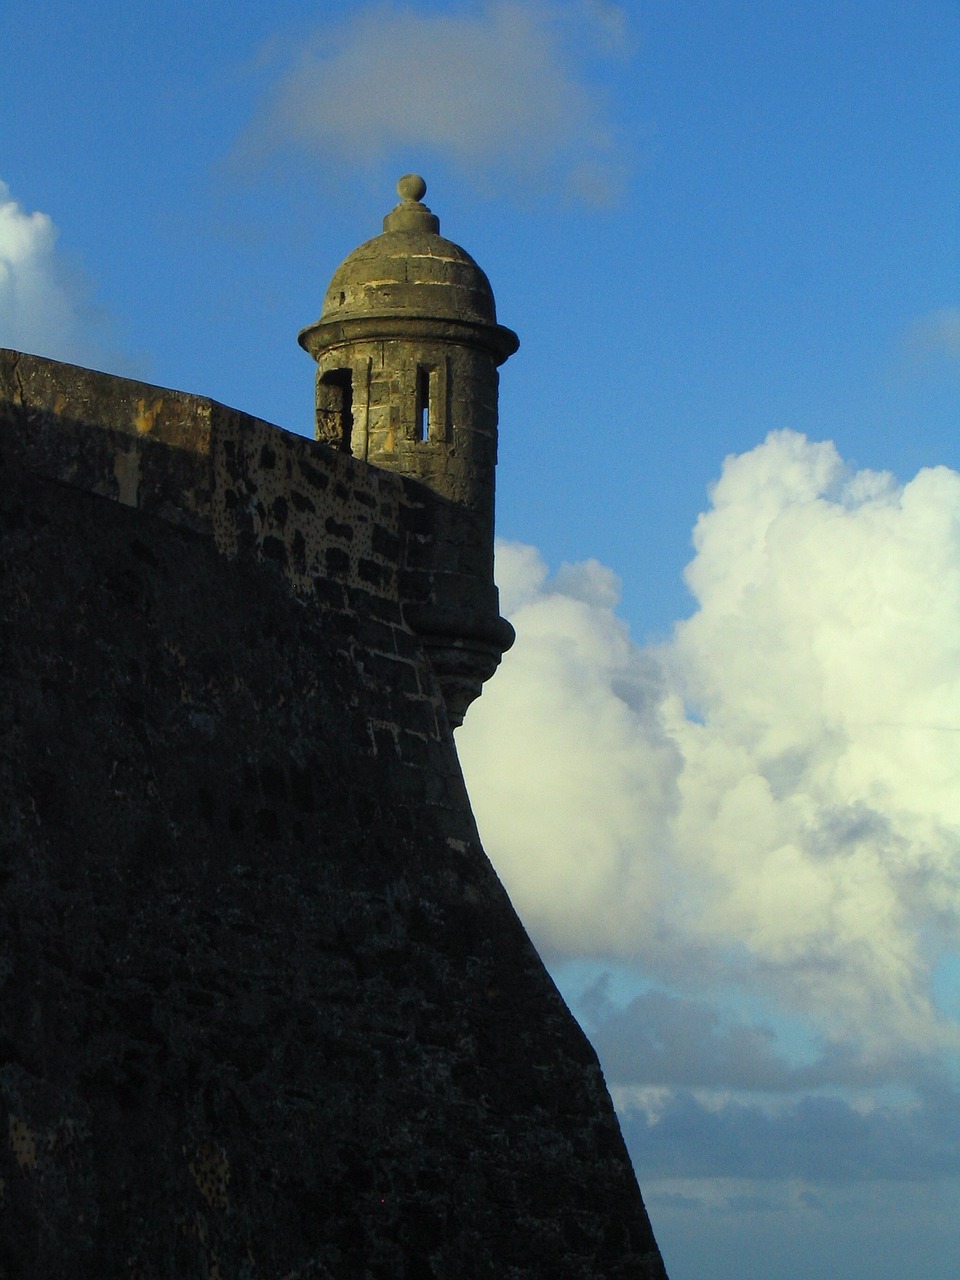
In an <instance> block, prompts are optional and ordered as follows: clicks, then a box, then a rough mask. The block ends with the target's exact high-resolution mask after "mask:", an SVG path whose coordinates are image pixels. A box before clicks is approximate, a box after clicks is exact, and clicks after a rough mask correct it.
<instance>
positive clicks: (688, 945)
mask: <svg viewBox="0 0 960 1280" xmlns="http://www.w3.org/2000/svg"><path fill="white" fill-rule="evenodd" d="M958 511H960V475H958V474H957V473H956V472H953V471H950V470H948V469H947V468H945V467H935V468H930V469H926V470H923V471H921V472H920V473H919V474H918V475H917V476H915V477H914V478H913V479H912V480H910V481H909V482H908V483H906V484H901V483H899V482H897V481H896V480H895V479H894V478H893V477H892V476H890V475H888V474H880V473H876V472H872V471H868V470H860V471H852V470H850V469H849V468H848V467H846V466H845V465H844V463H843V461H842V459H841V458H840V457H839V455H838V453H837V451H836V449H835V447H834V446H833V445H832V444H831V443H829V442H822V443H813V442H811V441H809V440H807V439H806V438H805V437H803V436H801V435H798V434H796V433H794V432H790V431H778V432H773V433H771V435H769V436H768V437H767V439H766V440H765V441H764V442H763V443H762V444H760V445H758V446H757V447H756V448H755V449H753V450H751V451H750V452H748V453H745V454H742V455H739V456H734V457H729V458H728V459H727V460H726V462H725V463H724V466H723V471H722V474H721V476H720V479H719V480H718V481H717V483H716V485H715V487H714V489H713V492H712V494H711V505H710V507H709V509H708V510H707V511H706V512H705V513H704V514H703V515H702V516H701V517H700V519H699V521H698V523H697V527H696V529H695V533H694V545H695V552H696V554H695V556H694V559H693V561H692V562H691V564H690V565H689V566H688V569H687V573H686V576H687V582H688V585H689V587H690V589H691V591H692V592H693V594H694V596H695V598H696V602H697V605H696V609H695V611H694V612H693V614H692V615H691V616H690V617H689V618H687V619H686V620H684V621H682V622H679V623H678V624H677V625H676V627H675V630H674V633H673V635H672V638H671V639H670V640H669V642H667V643H665V644H663V645H660V646H647V647H644V646H641V645H638V644H636V643H635V642H634V641H633V640H632V639H631V637H630V635H629V633H628V631H627V629H626V627H625V626H624V624H623V622H622V621H621V620H620V619H618V618H617V616H616V614H615V606H616V603H617V599H618V583H617V581H616V578H615V576H614V575H613V574H612V573H611V571H610V570H609V569H606V568H604V567H603V566H601V565H599V564H597V563H596V562H594V561H588V562H586V563H584V564H581V565H575V566H570V565H568V566H564V567H563V568H562V569H561V570H560V571H559V572H558V573H557V574H555V575H553V576H552V577H551V576H550V574H549V573H548V570H547V567H546V566H545V564H544V563H543V561H542V560H541V558H540V556H539V554H538V553H537V552H536V550H535V549H533V548H531V547H523V546H516V545H510V544H506V545H501V546H500V547H499V549H498V560H497V572H498V578H499V581H500V585H501V593H502V600H503V607H504V612H505V613H506V615H507V616H508V617H510V618H511V620H512V621H513V623H514V625H515V626H516V629H517V635H518V638H517V643H516V646H515V648H514V650H513V651H512V652H511V653H510V654H508V655H507V656H506V658H505V660H504V663H503V666H502V668H501V669H500V671H499V672H498V674H497V677H496V679H495V680H493V681H492V682H491V683H490V685H488V686H487V688H486V689H485V691H484V695H483V697H482V698H481V699H480V701H479V702H478V703H477V704H475V706H474V707H473V708H472V709H471V711H470V714H469V716H468V717H467V720H466V723H465V725H464V727H463V728H462V729H461V730H459V731H458V743H459V747H460V754H461V759H462V761H463V767H464V773H465V775H466V778H467V782H468V786H469V789H470V794H471V799H472V800H473V803H474V808H475V812H476V815H477V819H478V823H479V826H480V832H481V835H482V837H483V839H484V843H485V846H486V848H487V851H488V853H489V855H490V857H491V858H492V860H493V862H494V865H495V866H496V867H497V869H498V871H499V872H500V874H501V875H502V877H503V879H504V881H505V883H506V885H507V888H508V890H509V891H510V893H511V896H512V897H513V900H514V902H515V903H516V905H517V907H518V910H519V911H520V914H521V916H522V917H523V918H524V920H525V922H526V923H527V925H528V927H529V928H530V929H531V932H532V934H533V936H534V939H535V941H537V943H538V945H540V947H541V948H542V949H543V951H544V953H545V954H546V955H547V956H548V957H549V958H550V959H551V960H553V961H554V962H559V961H562V960H564V959H567V958H570V957H578V956H579V957H597V958H599V959H601V960H603V959H606V960H610V961H620V962H623V963H628V964H635V965H636V966H638V968H639V969H640V970H642V971H644V972H647V973H649V974H653V975H656V977H657V979H658V980H660V981H662V982H663V983H665V984H673V986H674V987H675V989H677V990H682V991H684V992H686V993H688V994H694V995H697V994H699V995H701V996H704V997H706V998H707V999H708V1000H712V999H713V998H714V997H716V996H717V995H718V993H720V992H721V991H722V990H723V989H729V988H730V987H737V988H738V989H740V990H742V991H744V992H746V993H749V995H750V997H751V998H754V999H756V1000H757V1001H760V1002H765V1003H766V1005H767V1007H776V1008H778V1009H780V1010H783V1011H784V1013H785V1014H786V1015H788V1016H795V1017H797V1018H798V1019H801V1020H802V1021H803V1022H804V1023H805V1025H806V1026H807V1027H809V1028H810V1030H811V1034H812V1035H813V1036H814V1038H815V1039H816V1040H817V1041H818V1042H819V1044H820V1048H821V1053H822V1054H823V1060H824V1061H825V1062H831V1063H833V1071H834V1077H833V1078H834V1079H835V1080H838V1079H840V1077H842V1076H844V1073H846V1076H845V1078H846V1079H853V1078H854V1077H858V1078H859V1079H861V1080H866V1079H867V1078H870V1079H871V1080H873V1081H876V1080H877V1079H879V1078H880V1077H882V1076H884V1075H885V1074H892V1075H893V1076H896V1075H897V1074H898V1072H899V1074H900V1076H901V1077H902V1074H903V1071H904V1070H905V1069H906V1067H905V1064H906V1063H907V1062H909V1063H910V1064H914V1065H915V1064H916V1062H917V1059H918V1055H919V1056H921V1057H923V1056H924V1055H928V1056H929V1057H930V1058H931V1059H934V1058H936V1057H937V1056H938V1055H940V1054H941V1053H942V1052H944V1051H948V1052H950V1051H955V1050H956V1048H957V1045H958V1041H960V1036H958V1026H957V1024H956V1022H954V1021H952V1020H951V1018H950V1017H948V1016H946V1015H945V1014H944V1012H943V1011H942V1010H941V1009H940V1008H939V1007H938V1005H937V1003H936V1001H935V999H934V996H933V985H934V982H935V980H936V977H937V973H938V965H941V964H943V963H949V962H950V957H951V956H956V954H957V952H958V951H960V894H958V888H960V797H958V795H957V790H956V785H955V782H956V777H957V775H958V767H960V520H958V518H957V512H958ZM654 1012H658V1013H659V1016H660V1017H661V1019H663V1018H665V1017H667V1016H668V1014H670V1012H671V1011H670V1010H669V1009H666V1008H660V1009H659V1010H658V1011H654ZM681 1013H682V1014H683V1016H687V1015H689V1016H690V1017H694V1015H695V1011H692V1010H691V1009H687V1010H686V1011H679V1012H678V1011H674V1021H676V1018H677V1017H679V1016H680V1014H681ZM638 1016H639V1015H638ZM650 1016H651V1010H649V1009H645V1010H644V1011H643V1017H644V1019H647V1020H649V1018H650ZM696 1017H699V1018H700V1020H701V1023H702V1022H703V1012H702V1010H701V1011H700V1013H698V1014H696ZM621 1032H622V1029H621ZM709 1032H710V1028H709V1027H706V1029H704V1027H703V1026H701V1033H702V1035H707V1037H708V1038H709V1035H708V1033H709ZM711 1034H714V1049H716V1045H717V1043H719V1041H717V1036H718V1035H720V1033H719V1032H717V1031H716V1029H714V1032H713V1033H711ZM723 1036H727V1039H723ZM723 1036H721V1037H720V1038H721V1040H723V1044H722V1047H723V1049H724V1053H725V1054H726V1055H727V1064H726V1066H725V1067H724V1068H723V1069H724V1070H725V1071H726V1072H727V1078H726V1079H725V1080H719V1079H714V1080H707V1079H705V1078H701V1079H700V1080H699V1081H697V1080H695V1079H692V1078H691V1079H690V1080H689V1083H690V1084H691V1085H695V1084H697V1083H701V1084H705V1085H706V1084H713V1085H717V1084H721V1083H725V1084H728V1085H733V1084H736V1083H737V1081H736V1079H735V1078H734V1077H735V1075H736V1071H735V1068H734V1066H733V1065H732V1064H733V1063H734V1059H735V1058H736V1057H737V1055H738V1054H739V1055H741V1057H744V1060H745V1061H746V1059H750V1060H751V1061H752V1062H753V1066H752V1067H749V1068H748V1067H744V1074H743V1075H742V1078H741V1081H740V1083H742V1084H743V1085H744V1086H746V1087H750V1085H751V1084H757V1083H758V1082H757V1077H756V1074H755V1073H756V1071H758V1070H761V1067H762V1070H764V1071H767V1072H768V1073H770V1072H772V1073H774V1074H775V1073H776V1072H778V1071H779V1072H781V1075H782V1073H783V1070H784V1068H783V1064H782V1063H777V1062H774V1060H773V1057H772V1056H771V1052H770V1046H769V1044H767V1043H766V1042H765V1041H764V1038H763V1037H762V1036H761V1037H760V1038H759V1040H758V1039H757V1038H756V1037H754V1039H753V1040H750V1038H749V1036H748V1037H747V1038H746V1039H743V1037H742V1036H741V1039H740V1040H739V1041H736V1042H733V1041H730V1040H729V1036H728V1035H727V1032H724V1033H723ZM648 1049H649V1046H648ZM751 1055H752V1057H751ZM687 1056H688V1057H689V1056H690V1055H687ZM709 1057H710V1055H709V1054H707V1055H706V1058H709ZM706 1058H705V1061H706ZM712 1060H713V1067H712V1068H711V1069H712V1070H714V1071H716V1070H717V1069H718V1068H717V1059H716V1054H715V1053H714V1055H713V1059H712ZM852 1061H853V1062H855V1063H857V1064H858V1065H857V1067H856V1069H855V1070H854V1069H853V1068H852V1067H851V1062H852ZM895 1062H899V1063H900V1064H901V1065H900V1067H899V1068H895V1067H894V1066H892V1065H891V1064H894V1063H895ZM885 1063H886V1064H888V1067H889V1072H888V1071H887V1068H886V1067H884V1064H885ZM758 1064H760V1066H758ZM838 1064H839V1065H838ZM706 1069H707V1068H705V1070H706ZM731 1073H732V1074H731ZM837 1073H839V1075H838V1074H837ZM829 1074H830V1072H829V1071H827V1075H829ZM788 1075H789V1073H788ZM648 1080H649V1077H648ZM791 1081H792V1085H791ZM841 1082H842V1081H841ZM802 1083H803V1081H801V1080H799V1079H798V1078H797V1077H795V1076H794V1077H791V1078H790V1079H787V1078H786V1077H784V1080H783V1081H782V1087H784V1088H787V1087H797V1086H800V1085H802ZM810 1083H811V1084H812V1083H813V1081H812V1080H811V1081H810ZM759 1087H764V1086H762V1085H760V1086H759ZM768 1087H769V1086H768ZM778 1087H781V1086H778Z"/></svg>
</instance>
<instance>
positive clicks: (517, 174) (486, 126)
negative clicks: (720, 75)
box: [234, 0, 631, 204]
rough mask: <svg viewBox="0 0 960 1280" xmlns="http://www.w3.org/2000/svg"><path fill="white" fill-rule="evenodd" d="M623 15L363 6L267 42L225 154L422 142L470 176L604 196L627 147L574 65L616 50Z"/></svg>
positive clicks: (493, 4) (263, 157)
mask: <svg viewBox="0 0 960 1280" xmlns="http://www.w3.org/2000/svg"><path fill="white" fill-rule="evenodd" d="M627 26H628V24H627V18H626V13H625V10H624V9H622V8H621V7H620V6H619V5H617V4H613V3H610V2H609V0H565V2H564V3H560V2H555V3H547V2H543V3H540V2H536V0H534V2H531V0H488V2H487V3H484V4H481V5H479V6H475V7H471V8H470V9H464V10H460V11H457V12H453V13H448V12H436V13H425V12H423V11H422V10H421V9H415V8H410V7H407V6H405V5H402V4H393V3H383V4H376V5H369V6H367V7H365V8H362V9H360V10H358V11H357V12H356V13H354V14H353V15H351V16H350V17H348V18H346V19H345V20H344V21H343V22H341V24H340V25H339V26H336V27H331V26H329V25H325V26H324V27H323V28H322V29H321V30H318V31H316V32H315V33H313V34H312V35H310V36H309V37H308V38H307V39H306V40H300V41H298V42H297V43H296V45H292V44H291V45H290V46H288V47H281V46H278V45H275V46H274V47H273V51H272V54H271V55H270V56H271V59H272V61H274V63H275V64H278V71H277V75H276V79H275V83H274V84H273V86H272V88H271V90H270V91H269V92H268V94H267V95H266V97H265V99H264V100H263V101H262V102H261V104H260V105H259V107H258V109H257V110H256V112H255V114H254V117H253V119H252V121H251V123H250V124H249V126H248V127H247V129H246V130H245V132H244V134H243V136H242V137H241V139H240V140H239V142H238V144H237V147H236V149H235V153H234V160H235V161H237V162H238V163H240V164H242V165H246V166H253V167H257V166H260V165H262V164H264V163H266V162H268V161H269V160H270V159H271V158H273V157H275V156H276V155H278V154H281V153H284V152H288V151H293V152H298V153H300V154H301V155H302V154H304V153H306V154H307V155H310V156H313V157H314V158H316V159H319V160H321V161H326V162H331V161H338V160H342V159H343V158H344V157H347V158H349V160H350V163H351V164H352V165H356V163H357V160H358V158H359V159H360V160H361V161H364V160H365V161H366V162H367V163H375V162H377V161H378V160H380V159H382V158H384V157H385V156H386V155H387V154H388V153H389V152H391V151H395V150H401V151H402V150H405V149H406V150H409V151H413V152H415V153H421V152H422V151H423V150H425V149H426V150H427V151H430V152H433V153H434V154H437V155H440V156H443V157H445V158H446V159H448V160H449V161H451V162H453V163H454V164H455V165H456V166H457V167H458V168H459V169H460V170H461V171H462V172H463V173H464V174H465V175H466V176H467V177H469V178H470V179H471V180H472V181H473V182H474V183H475V184H477V185H479V186H481V187H497V188H498V189H499V190H501V191H503V190H505V187H504V185H503V183H504V179H509V185H510V186H512V187H514V188H515V189H519V190H521V191H523V192H526V193H529V192H531V191H540V190H543V189H546V188H547V186H548V184H550V183H551V182H557V181H559V182H561V183H562V184H563V190H564V193H565V194H566V195H567V196H568V197H573V198H578V199H582V200H585V201H586V202H588V203H592V204H604V203H608V202H609V201H610V200H613V199H615V198H616V196H617V194H618V192H619V190H620V187H621V185H622V182H623V179H624V176H625V163H626V162H625V157H626V155H627V150H628V149H627V147H626V144H625V140H624V139H623V138H622V137H620V136H619V130H618V128H617V126H616V124H615V122H614V120H613V118H612V116H611V114H610V112H609V110H608V109H607V107H606V106H605V104H604V103H603V101H602V99H601V97H600V96H599V95H598V93H597V91H596V89H595V88H593V87H592V86H591V85H590V84H589V83H588V79H587V77H586V75H585V74H584V72H583V65H584V63H585V62H587V63H589V62H591V61H592V62H594V63H601V64H602V63H609V62H610V61H611V60H614V61H615V60H618V59H619V60H622V59H623V58H625V57H627V56H628V55H629V53H630V51H631V45H630V38H629V35H628V30H627Z"/></svg>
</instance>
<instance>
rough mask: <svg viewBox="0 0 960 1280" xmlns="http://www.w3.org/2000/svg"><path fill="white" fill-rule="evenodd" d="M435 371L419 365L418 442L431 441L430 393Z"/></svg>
mask: <svg viewBox="0 0 960 1280" xmlns="http://www.w3.org/2000/svg"><path fill="white" fill-rule="evenodd" d="M433 380H434V371H433V370H432V369H428V368H427V367H426V366H425V365H422V364H418V365H417V418H416V429H417V439H418V440H429V439H430V393H431V391H432V390H433V387H432V383H433Z"/></svg>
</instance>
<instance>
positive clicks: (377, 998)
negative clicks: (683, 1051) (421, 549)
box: [0, 353, 664, 1280]
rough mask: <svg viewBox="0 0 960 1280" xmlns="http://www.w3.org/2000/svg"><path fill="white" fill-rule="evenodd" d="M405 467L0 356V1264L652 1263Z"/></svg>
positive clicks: (76, 1278) (417, 1272) (101, 1273)
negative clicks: (424, 633)
mask: <svg viewBox="0 0 960 1280" xmlns="http://www.w3.org/2000/svg"><path fill="white" fill-rule="evenodd" d="M428 499H429V495H428V494H426V492H425V491H422V490H420V488H419V486H417V485H416V484H414V483H412V482H408V481H403V480H401V479H399V478H398V477H395V476H389V475H384V474H381V473H377V472H375V471H373V470H372V469H371V468H368V467H366V466H364V465H363V464H362V463H360V462H357V461H356V460H354V459H352V458H350V457H348V456H346V455H343V454H337V453H334V452H333V451H332V450H329V449H327V448H325V447H324V446H322V445H319V444H316V443H314V442H311V441H307V440H303V439H300V438H299V437H294V436H289V435H287V434H285V433H283V432H281V431H278V430H277V429H276V428H272V427H269V426H267V425H266V424H264V423H260V422H257V421H255V420H253V419H250V418H247V417H245V416H244V415H241V414H238V413H235V412H233V411H230V410H226V409H223V408H222V407H221V406H218V405H215V404H213V403H211V402H209V401H205V400H201V399H198V398H195V397H190V396H184V395H181V394H179V393H173V392H167V391H161V390H159V389H157V388H149V387H144V386H143V385H141V384H135V383H130V382H125V381H122V380H119V379H111V378H106V377H105V376H104V375H100V374H92V373H89V372H87V371H83V370H76V369H72V368H70V367H68V366H57V365H54V364H53V363H52V362H48V361H40V360H36V359H34V358H31V357H17V356H15V355H12V354H9V353H6V354H3V355H0V1126H2V1127H0V1280H20V1278H21V1277H24V1278H26V1277H29V1278H30V1280H46V1278H47V1277H49V1278H51V1280H52V1278H53V1277H58V1278H59V1277H66V1276H69V1277H70V1278H71V1280H104V1278H105V1277H106V1278H110V1280H113V1278H115V1277H116V1278H118V1280H119V1278H121V1277H123V1278H126V1280H174V1277H176V1280H182V1278H193V1277H196V1278H197V1280H201V1278H206V1280H211V1278H213V1277H219V1278H220V1280H227V1278H228V1277H229V1278H230V1280H233V1278H234V1277H236V1278H244V1277H246V1278H249V1280H253V1278H256V1280H281V1278H283V1280H293V1278H294V1277H297V1278H306V1277H311V1278H312V1277H317V1278H319V1277H324V1278H327V1280H329V1278H330V1277H335V1278H336V1280H340V1278H341V1277H343V1278H345V1280H352V1278H353V1277H357V1278H358V1280H359V1278H361V1277H376V1278H378V1280H380V1278H382V1280H388V1278H389V1280H430V1278H431V1277H433V1278H435V1280H458V1278H460V1277H463V1278H465V1280H469V1278H470V1277H491V1280H492V1278H493V1277H496V1278H497V1280H502V1278H506V1280H510V1278H519V1277H539V1278H542V1280H548V1277H549V1280H554V1278H557V1280H564V1278H570V1280H573V1278H578V1280H581V1278H582V1280H586V1278H587V1277H591V1278H592V1277H611V1278H621V1280H627V1278H630V1280H662V1277H663V1275H664V1272H663V1269H662V1264H661V1262H660V1257H659V1254H658V1252H657V1250H656V1245H655V1242H654V1239H653V1236H652V1233H651V1231H650V1226H649V1223H648V1221H647V1217H646V1212H645V1210H644V1207H643V1204H642V1201H641V1198H640V1194H639V1191H638V1189H637V1186H636V1182H635V1180H634V1177H633V1174H632V1171H631V1168H630V1165H629V1161H628V1158H627V1155H626V1151H625V1149H624V1146H623V1142H622V1139H621V1137H620V1133H619V1129H618V1127H617V1123H616V1119H615V1117H614V1114H613V1111H612V1107H611V1105H610V1101H609V1098H608V1096H607V1094H606V1091H605V1088H604V1084H603V1080H602V1076H601V1074H600V1071H599V1067H598V1065H597V1062H596V1058H595V1055H594V1054H593V1051H592V1050H591V1048H590V1046H589V1045H588V1044H587V1042H586V1040H585V1039H584V1037H583V1036H582V1034H581V1032H580V1031H579V1029H578V1028H577V1026H576V1024H575V1023H574V1021H573V1019H572V1018H571V1017H570V1015H569V1013H568V1011H567V1010H566V1008H565V1007H564V1005H563V1003H562V1001H561V1000H560V998H559V996H558V994H557V992H556V990H555V988H554V987H553V985H552V983H551V981H550V979H549V977H548V976H547V974H546V972H545V971H544V969H543V967H542V965H541V963H540V961H539V959H538V957H537V955H536V953H535V951H534V950H533V948H532V946H531V945H530V943H529V941H528V939H527V938H526V935H525V934H524V932H523V929H522V927H521V926H520V924H519V922H518V920H517V918H516V916H515V914H514V912H513V910H512V908H511V907H510V904H509V901H508V900H507V898H506V895H505V893H504V891H503V889H502V887H501V885H500V883H499V881H498V880H497V878H496V875H495V874H494V872H493V870H492V868H491V867H490V864H489V862H488V861H487V859H486V858H485V856H484V854H483V851H482V849H481V847H480V844H479V840H478V837H477V832H476V827H475V824H474V822H473V818H472V815H471V812H470V807H469V802H468V800H467V797H466V794H465V791H464V787H463V782H462V778H461V775H460V771H459V766H458V763H457V759H456V752H455V749H454V746H453V740H452V735H451V733H450V730H449V727H448V725H447V722H446V718H445V714H444V711H443V704H442V700H441V699H440V696H439V693H438V691H437V687H436V684H435V682H434V680H433V677H432V674H431V670H430V667H429V664H428V662H427V661H426V659H425V657H424V654H423V650H422V647H421V645H420V643H419V641H418V640H417V637H416V636H415V635H414V634H413V633H412V632H411V631H410V630H409V628H408V627H407V626H406V625H405V624H404V621H403V616H402V612H401V601H402V599H403V598H404V595H405V592H406V590H407V588H411V589H416V590H420V591H421V592H428V590H429V572H428V571H426V570H424V571H423V572H422V573H420V574H419V577H418V571H414V570H408V571H403V572H401V571H400V570H399V569H398V564H399V563H400V555H399V548H400V546H401V544H402V543H403V541H404V539H407V540H409V539H428V538H429V530H430V527H431V519H432V516H431V514H430V511H429V504H428ZM424 574H425V575H426V576H425V577H424ZM410 575H413V576H412V579H411V578H410ZM424 583H426V586H425V585H424Z"/></svg>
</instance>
